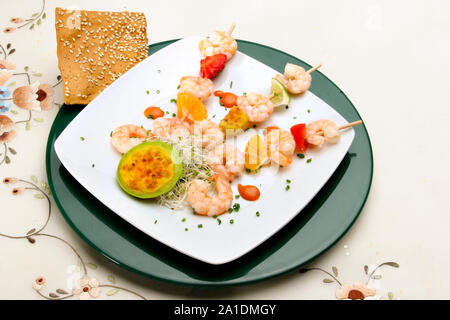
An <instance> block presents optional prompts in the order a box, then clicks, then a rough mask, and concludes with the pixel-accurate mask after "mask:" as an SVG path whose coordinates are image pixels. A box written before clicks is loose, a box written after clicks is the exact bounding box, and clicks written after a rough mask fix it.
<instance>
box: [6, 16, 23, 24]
mask: <svg viewBox="0 0 450 320" xmlns="http://www.w3.org/2000/svg"><path fill="white" fill-rule="evenodd" d="M9 21H11V22H12V23H21V22H23V18H20V17H14V18H11V19H9Z"/></svg>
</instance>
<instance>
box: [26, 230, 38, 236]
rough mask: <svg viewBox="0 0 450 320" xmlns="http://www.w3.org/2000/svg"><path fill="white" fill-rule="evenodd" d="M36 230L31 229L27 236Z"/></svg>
mask: <svg viewBox="0 0 450 320" xmlns="http://www.w3.org/2000/svg"><path fill="white" fill-rule="evenodd" d="M35 231H36V229H35V228H33V229H31V230H30V231H28V232H27V236H29V235H30V234H32V233H33V232H35Z"/></svg>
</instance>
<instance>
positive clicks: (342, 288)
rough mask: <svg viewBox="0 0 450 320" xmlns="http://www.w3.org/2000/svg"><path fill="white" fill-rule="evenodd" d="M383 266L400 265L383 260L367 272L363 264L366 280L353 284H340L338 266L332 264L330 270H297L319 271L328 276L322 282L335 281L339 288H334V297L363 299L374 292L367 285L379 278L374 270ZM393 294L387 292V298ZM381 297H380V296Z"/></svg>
mask: <svg viewBox="0 0 450 320" xmlns="http://www.w3.org/2000/svg"><path fill="white" fill-rule="evenodd" d="M383 266H390V267H392V268H399V267H400V265H399V264H398V263H397V262H383V263H381V264H379V265H378V266H376V267H375V268H374V269H373V270H371V271H370V273H369V266H367V265H365V266H364V273H365V274H366V276H368V278H367V281H366V282H365V283H361V282H356V283H354V284H342V283H341V281H339V280H338V275H339V271H338V268H337V267H335V266H333V267H332V268H331V270H332V271H331V272H328V271H326V270H324V269H322V268H302V269H300V270H299V272H300V273H306V272H309V271H320V272H322V273H325V274H326V275H328V276H329V277H327V278H324V279H323V280H322V281H323V283H337V284H338V285H339V289H337V290H336V293H335V295H336V298H337V299H339V300H344V299H346V300H364V299H366V298H367V297H373V296H375V294H376V289H374V288H371V287H370V286H369V282H370V280H380V279H381V275H379V274H376V272H377V271H378V270H379V269H380V268H381V267H383ZM393 297H394V294H393V293H392V292H389V293H388V298H389V300H392V299H393ZM381 298H382V297H381Z"/></svg>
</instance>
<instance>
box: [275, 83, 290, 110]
mask: <svg viewBox="0 0 450 320" xmlns="http://www.w3.org/2000/svg"><path fill="white" fill-rule="evenodd" d="M272 94H273V98H272V103H273V105H274V107H284V106H287V105H288V104H289V103H290V102H291V96H290V95H289V93H288V92H287V89H286V87H285V86H284V85H283V84H282V83H281V82H280V81H278V80H277V79H276V78H272Z"/></svg>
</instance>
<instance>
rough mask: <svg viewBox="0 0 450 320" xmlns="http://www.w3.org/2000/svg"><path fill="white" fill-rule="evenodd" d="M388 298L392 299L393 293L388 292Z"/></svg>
mask: <svg viewBox="0 0 450 320" xmlns="http://www.w3.org/2000/svg"><path fill="white" fill-rule="evenodd" d="M388 298H389V300H393V299H394V293H392V292H388Z"/></svg>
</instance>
